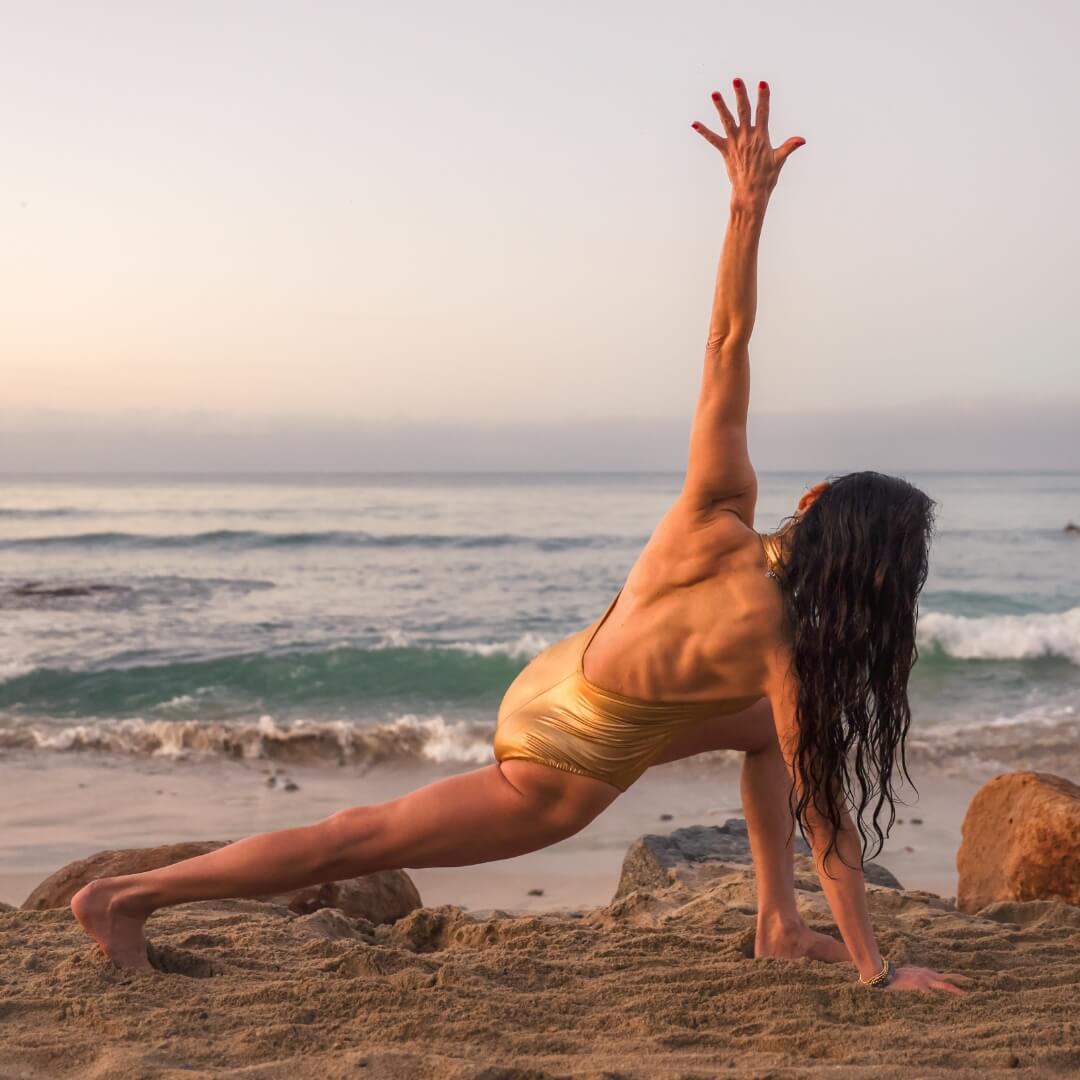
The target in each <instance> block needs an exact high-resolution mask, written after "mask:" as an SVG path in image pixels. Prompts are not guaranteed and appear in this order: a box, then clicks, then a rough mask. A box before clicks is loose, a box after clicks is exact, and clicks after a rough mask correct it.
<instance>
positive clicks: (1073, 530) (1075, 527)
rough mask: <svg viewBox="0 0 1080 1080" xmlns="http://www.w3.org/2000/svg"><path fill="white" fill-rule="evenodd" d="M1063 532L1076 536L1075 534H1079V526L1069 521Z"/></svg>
mask: <svg viewBox="0 0 1080 1080" xmlns="http://www.w3.org/2000/svg"><path fill="white" fill-rule="evenodd" d="M1065 531H1066V532H1067V533H1074V534H1076V533H1080V525H1077V524H1076V522H1075V521H1070V522H1069V523H1068V524H1067V525H1066V526H1065Z"/></svg>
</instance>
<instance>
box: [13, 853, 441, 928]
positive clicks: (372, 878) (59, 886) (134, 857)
mask: <svg viewBox="0 0 1080 1080" xmlns="http://www.w3.org/2000/svg"><path fill="white" fill-rule="evenodd" d="M228 842H229V841H226V840H194V841H189V842H186V843H180V844H162V845H161V846H160V847H150V848H128V849H126V850H120V851H99V852H98V853H97V854H96V855H90V856H88V857H87V858H85V859H79V860H77V861H76V862H73V863H69V864H68V865H67V866H65V867H62V868H61V869H59V870H57V871H56V873H54V874H52V875H50V876H49V877H47V878H46V879H45V880H44V881H43V882H42V883H41V884H40V885H38V887H37V888H36V889H34V891H33V892H32V893H31V894H30V895H29V896H28V897H27V898H26V900H25V901H23V905H22V907H23V910H24V911H45V910H47V909H50V908H62V907H66V906H67V905H68V904H69V903H70V902H71V898H72V897H73V896H74V895H75V894H76V893H77V892H78V891H79V890H80V889H81V888H82V887H83V886H84V885H85V884H86V883H87V882H88V881H95V880H96V879H97V878H103V877H118V876H119V875H121V874H139V873H143V872H144V871H146V870H157V869H158V868H159V867H162V866H171V865H172V864H173V863H178V862H182V861H183V860H184V859H191V858H194V857H195V856H196V855H205V854H207V853H208V852H211V851H217V849H218V848H221V847H224V846H225V845H226V844H227V843H228ZM258 899H260V900H265V901H269V902H271V903H278V904H282V905H284V906H286V907H288V909H289V910H290V911H292V912H294V913H296V914H297V915H310V914H311V913H312V912H315V911H319V910H320V909H321V908H336V909H338V910H339V911H342V912H344V913H345V914H346V915H348V916H349V917H350V918H359V919H367V920H368V922H371V923H375V924H378V923H388V922H393V921H394V920H395V919H400V918H401V917H402V916H403V915H407V914H408V913H409V912H410V911H413V910H415V909H416V908H418V907H420V906H421V902H420V894H419V893H418V892H417V891H416V886H415V885H414V884H413V882H412V879H411V878H410V877H409V875H408V874H406V873H405V871H404V870H379V871H377V872H376V873H374V874H365V875H364V876H363V877H355V878H347V879H345V880H344V881H331V882H327V883H326V884H324V885H309V886H307V887H306V888H303V889H294V890H293V891H291V892H287V893H282V894H281V895H280V896H264V897H259V898H258Z"/></svg>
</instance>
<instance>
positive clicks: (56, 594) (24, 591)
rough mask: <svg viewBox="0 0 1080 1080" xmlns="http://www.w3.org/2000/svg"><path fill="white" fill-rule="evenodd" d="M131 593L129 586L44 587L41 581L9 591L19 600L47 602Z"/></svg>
mask: <svg viewBox="0 0 1080 1080" xmlns="http://www.w3.org/2000/svg"><path fill="white" fill-rule="evenodd" d="M111 592H131V586H129V585H46V584H45V582H43V581H28V582H26V583H25V584H23V585H16V586H15V587H14V588H13V589H11V590H10V595H11V596H17V597H19V598H20V599H25V598H27V597H41V598H42V599H47V600H64V599H67V598H69V597H78V596H94V595H95V594H97V593H111Z"/></svg>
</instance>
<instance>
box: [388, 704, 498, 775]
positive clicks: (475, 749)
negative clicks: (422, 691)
mask: <svg viewBox="0 0 1080 1080" xmlns="http://www.w3.org/2000/svg"><path fill="white" fill-rule="evenodd" d="M393 727H394V728H395V729H396V730H398V731H401V730H404V729H413V730H418V731H421V732H423V733H424V735H425V736H426V738H425V741H424V745H423V751H422V752H423V755H424V757H426V758H427V759H428V760H429V761H437V762H439V763H440V764H442V763H443V762H450V761H467V762H471V763H474V764H477V765H486V764H488V763H489V762H491V761H493V760H494V755H493V753H492V749H491V735H490V733H484V732H480V731H478V730H477V727H476V725H472V724H448V723H447V722H446V721H445V720H444V719H443V718H442V717H441V716H414V715H412V714H408V715H405V716H399V717H398V718H397V720H395V721H394V723H393Z"/></svg>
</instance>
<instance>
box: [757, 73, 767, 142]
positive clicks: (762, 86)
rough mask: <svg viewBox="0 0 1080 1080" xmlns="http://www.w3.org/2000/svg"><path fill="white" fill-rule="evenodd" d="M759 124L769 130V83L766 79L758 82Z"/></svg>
mask: <svg viewBox="0 0 1080 1080" xmlns="http://www.w3.org/2000/svg"><path fill="white" fill-rule="evenodd" d="M757 126H758V127H759V128H761V130H762V131H765V132H767V131H768V130H769V84H768V83H767V82H765V81H764V80H762V81H761V82H759V83H758V84H757Z"/></svg>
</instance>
